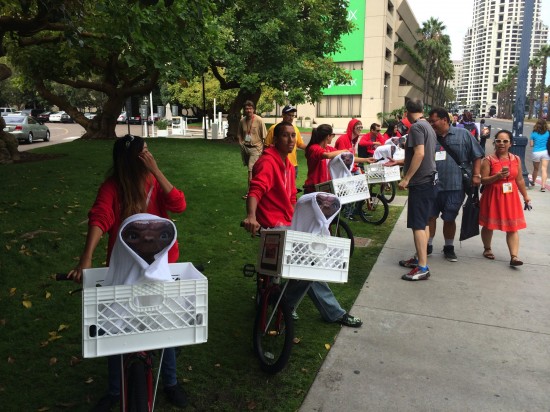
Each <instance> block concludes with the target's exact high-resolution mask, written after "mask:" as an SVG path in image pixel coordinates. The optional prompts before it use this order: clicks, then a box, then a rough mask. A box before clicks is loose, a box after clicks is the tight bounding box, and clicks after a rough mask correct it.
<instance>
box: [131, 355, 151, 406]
mask: <svg viewBox="0 0 550 412" xmlns="http://www.w3.org/2000/svg"><path fill="white" fill-rule="evenodd" d="M150 372H151V371H150V369H149V368H148V366H147V365H146V362H145V360H144V359H137V358H136V359H133V360H131V361H130V365H129V366H128V367H127V370H126V379H127V385H126V411H128V412H150V410H151V402H150V399H152V398H150V393H149V392H150V391H149V383H148V376H147V375H148V374H149V373H150Z"/></svg>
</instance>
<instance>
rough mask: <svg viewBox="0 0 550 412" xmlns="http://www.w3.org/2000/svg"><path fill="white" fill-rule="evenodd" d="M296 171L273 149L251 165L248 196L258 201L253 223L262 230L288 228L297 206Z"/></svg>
mask: <svg viewBox="0 0 550 412" xmlns="http://www.w3.org/2000/svg"><path fill="white" fill-rule="evenodd" d="M295 179H296V178H295V169H294V166H293V165H292V163H290V160H288V158H287V159H285V162H284V163H283V159H282V158H281V155H280V154H279V152H278V151H277V149H275V148H274V147H273V146H269V147H268V148H266V149H264V152H263V154H262V155H261V156H260V158H259V159H258V161H257V162H256V163H255V164H254V168H253V169H252V180H251V181H250V188H249V189H248V196H250V197H255V198H256V199H257V200H258V206H257V208H256V220H257V221H258V223H259V224H260V225H261V226H262V227H277V226H290V223H291V222H292V214H293V213H294V205H295V204H296V182H295Z"/></svg>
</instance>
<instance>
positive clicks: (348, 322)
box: [336, 312, 363, 328]
mask: <svg viewBox="0 0 550 412" xmlns="http://www.w3.org/2000/svg"><path fill="white" fill-rule="evenodd" d="M336 322H338V323H339V324H340V325H344V326H349V327H350V328H358V327H360V326H361V325H362V324H363V321H362V320H361V318H357V317H355V316H352V315H350V314H349V313H347V312H346V313H344V315H343V316H342V317H341V318H340V319H338V320H337V321H336Z"/></svg>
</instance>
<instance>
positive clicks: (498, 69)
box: [457, 0, 548, 114]
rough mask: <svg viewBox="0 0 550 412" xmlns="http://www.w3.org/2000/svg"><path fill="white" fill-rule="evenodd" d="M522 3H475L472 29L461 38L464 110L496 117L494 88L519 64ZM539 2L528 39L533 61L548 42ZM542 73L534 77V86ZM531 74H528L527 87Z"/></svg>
mask: <svg viewBox="0 0 550 412" xmlns="http://www.w3.org/2000/svg"><path fill="white" fill-rule="evenodd" d="M524 3H525V2H524V0H474V9H473V17H472V25H471V27H469V28H468V31H467V34H466V36H465V37H464V57H463V66H462V80H461V84H460V88H459V91H458V99H457V100H458V101H459V102H460V103H461V104H462V105H463V106H464V107H463V108H465V109H470V110H476V111H477V110H479V112H480V114H489V113H496V112H497V110H498V108H497V103H498V100H497V99H498V93H497V92H496V91H495V86H496V85H497V84H498V83H500V82H501V81H502V80H504V79H505V77H506V74H507V73H508V71H509V70H510V69H511V68H513V67H514V66H517V65H518V63H519V57H520V50H521V36H522V28H523V14H524ZM541 3H542V0H534V4H535V8H534V16H533V17H534V21H533V32H532V35H531V53H530V58H533V57H534V55H535V53H536V52H537V51H538V50H539V49H540V47H541V46H542V45H543V44H545V43H546V42H547V39H548V26H545V25H544V24H543V22H542V21H541V20H540V15H541ZM541 76H542V73H540V70H539V72H538V73H537V79H536V80H537V82H540V81H541ZM530 77H531V70H530V71H529V80H528V84H530Z"/></svg>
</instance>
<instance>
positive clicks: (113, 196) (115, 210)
mask: <svg viewBox="0 0 550 412" xmlns="http://www.w3.org/2000/svg"><path fill="white" fill-rule="evenodd" d="M151 185H152V186H153V190H152V192H151V197H150V200H149V204H148V206H147V211H146V212H147V213H150V214H152V215H156V216H160V217H164V218H169V217H168V211H170V212H174V213H181V212H183V211H184V210H185V207H186V203H185V196H184V195H183V192H182V191H181V190H178V189H176V188H175V187H174V188H173V189H172V190H171V191H170V193H167V194H165V193H164V192H163V191H162V189H161V187H160V184H159V183H158V182H157V180H156V179H155V178H151V180H150V182H149V184H148V185H147V188H146V190H147V193H148V192H149V190H150V188H151ZM121 210H122V204H121V202H120V199H119V194H118V188H117V185H116V183H115V181H114V179H113V178H109V179H107V180H106V181H105V182H103V184H102V185H101V186H100V188H99V191H98V193H97V197H96V199H95V202H94V204H93V206H92V208H91V209H90V211H89V212H88V225H89V226H97V227H99V228H100V229H101V230H102V231H103V232H104V233H108V234H109V242H108V245H107V266H109V260H110V258H111V252H112V251H113V246H114V244H115V241H116V238H117V234H118V230H119V228H120V225H121V223H122V220H121V216H120V211H121ZM178 257H179V248H178V242H176V243H174V245H173V246H172V247H171V248H170V250H169V251H168V262H169V263H174V262H176V261H177V260H178Z"/></svg>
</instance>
